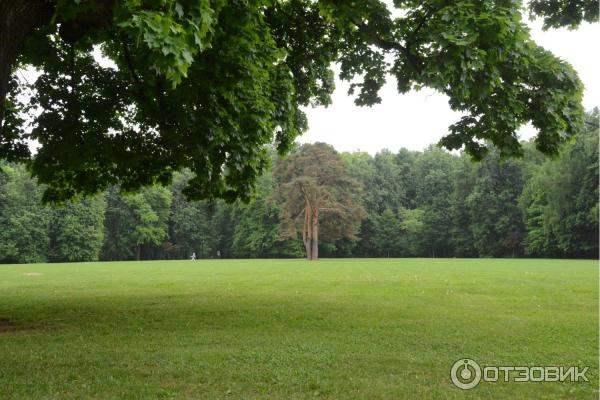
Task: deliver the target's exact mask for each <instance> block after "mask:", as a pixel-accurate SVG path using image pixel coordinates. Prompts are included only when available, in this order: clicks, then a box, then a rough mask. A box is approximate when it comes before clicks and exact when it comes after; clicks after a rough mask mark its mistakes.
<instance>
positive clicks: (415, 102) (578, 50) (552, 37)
mask: <svg viewBox="0 0 600 400" xmlns="http://www.w3.org/2000/svg"><path fill="white" fill-rule="evenodd" d="M529 25H530V27H531V35H532V37H533V39H534V40H535V41H536V43H538V44H540V45H542V46H543V47H544V48H546V49H547V50H550V51H551V52H552V53H554V54H555V55H556V56H558V57H560V58H562V59H563V60H566V61H567V62H569V63H570V64H571V65H572V66H573V67H574V68H575V70H576V71H577V72H578V73H579V77H580V79H581V80H582V81H583V83H584V85H585V93H584V100H583V104H584V107H585V108H586V110H590V109H592V108H593V107H596V106H599V107H600V79H599V74H600V53H599V52H598V49H597V45H596V43H597V40H599V38H600V24H597V23H596V24H584V25H581V26H580V27H579V29H578V30H577V31H569V30H567V29H553V30H549V31H545V32H544V31H542V28H541V26H542V23H541V21H539V20H536V21H533V22H530V23H529ZM348 86H349V85H348V83H346V82H342V81H340V80H336V90H335V92H334V93H333V96H332V100H333V104H332V105H330V106H329V107H327V108H325V107H317V108H306V109H304V110H305V112H306V114H307V116H308V123H309V129H308V131H307V132H306V133H305V134H304V135H302V136H301V137H300V138H298V141H299V142H301V143H312V142H326V143H329V144H331V145H333V146H334V147H335V148H336V149H337V150H338V151H356V150H361V151H367V152H369V153H371V154H375V153H376V152H378V151H380V150H382V149H385V148H387V149H389V150H392V151H394V152H395V151H397V150H398V149H400V148H402V147H405V148H407V149H410V150H422V149H424V148H425V147H427V146H428V145H430V144H432V143H437V141H438V140H439V139H440V138H441V137H442V136H444V135H445V134H446V133H447V131H448V126H450V125H451V124H452V123H454V122H456V121H457V120H458V119H459V114H458V113H455V112H453V111H452V110H450V107H449V106H448V102H447V97H446V96H445V95H443V94H440V93H437V92H434V91H433V90H431V89H424V90H422V91H420V92H411V93H408V94H405V95H400V94H398V92H397V91H396V88H395V86H396V84H395V81H394V80H393V78H390V81H389V82H388V83H387V84H386V85H385V86H384V87H383V89H382V91H381V93H380V96H381V98H382V102H381V104H378V105H375V106H373V107H370V108H369V107H357V106H355V105H354V102H353V97H349V96H348V95H347V92H348ZM519 133H520V136H521V137H522V138H524V139H528V138H530V137H532V136H533V135H535V129H534V128H533V127H531V126H528V127H524V128H522V129H521V131H520V132H519Z"/></svg>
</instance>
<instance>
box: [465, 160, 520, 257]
mask: <svg viewBox="0 0 600 400" xmlns="http://www.w3.org/2000/svg"><path fill="white" fill-rule="evenodd" d="M522 190H523V179H522V176H521V166H520V165H519V164H518V162H515V161H512V160H511V161H505V162H500V160H499V155H498V154H497V153H495V152H494V153H492V154H491V155H490V157H488V158H487V159H486V160H484V161H483V162H482V163H480V164H478V165H477V166H476V167H475V182H474V185H473V190H472V191H471V193H470V194H469V196H468V197H467V199H466V206H467V207H468V209H469V213H470V216H471V224H470V227H471V232H472V234H473V240H474V247H475V249H476V250H477V252H478V253H479V255H481V256H484V257H501V256H506V255H511V256H513V257H514V256H518V255H520V254H521V253H522V244H521V243H522V241H523V237H524V235H525V227H524V226H523V221H522V215H521V212H520V210H519V208H518V200H519V196H520V195H521V192H522Z"/></svg>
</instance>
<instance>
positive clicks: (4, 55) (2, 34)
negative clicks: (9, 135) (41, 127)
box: [0, 0, 55, 134]
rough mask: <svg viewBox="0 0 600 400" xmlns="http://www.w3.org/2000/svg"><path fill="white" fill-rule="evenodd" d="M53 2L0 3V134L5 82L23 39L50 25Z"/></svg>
mask: <svg viewBox="0 0 600 400" xmlns="http://www.w3.org/2000/svg"><path fill="white" fill-rule="evenodd" d="M54 6H55V5H54V1H52V0H0V134H1V133H2V121H3V120H4V102H5V100H6V95H7V91H8V82H9V79H10V75H11V72H12V68H13V67H14V64H15V61H16V59H17V57H18V55H19V53H20V52H21V50H22V48H23V43H24V42H25V38H26V37H27V35H29V34H30V33H31V32H33V31H34V30H35V29H36V28H39V27H41V26H44V25H47V24H48V23H50V19H51V18H52V14H53V13H54Z"/></svg>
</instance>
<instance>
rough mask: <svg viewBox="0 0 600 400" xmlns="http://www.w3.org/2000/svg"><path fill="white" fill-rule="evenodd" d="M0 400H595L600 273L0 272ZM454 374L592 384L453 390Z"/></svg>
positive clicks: (549, 266)
mask: <svg viewBox="0 0 600 400" xmlns="http://www.w3.org/2000/svg"><path fill="white" fill-rule="evenodd" d="M0 321H4V322H3V325H2V326H0V358H1V359H2V362H1V363H0V398H2V399H4V398H7V399H27V398H40V399H41V398H60V399H63V398H64V399H81V398H99V399H105V398H119V399H120V398H131V399H138V398H139V399H148V398H165V399H169V398H177V399H180V398H194V399H196V398H205V399H307V398H325V399H403V398H410V399H412V398H433V399H438V398H439V399H446V398H450V399H454V398H456V399H459V398H473V399H478V398H481V399H487V398H535V399H544V398H565V399H567V398H577V399H592V398H593V399H596V398H598V395H599V392H598V339H599V338H598V263H597V261H595V260H547V259H546V260H539V259H535V260H534V259H322V260H319V261H317V262H308V261H305V260H297V259H289V260H198V261H196V262H191V261H188V260H184V261H140V262H133V261H132V262H110V263H107V262H97V263H71V264H19V265H0ZM461 358H471V359H473V360H476V361H477V362H479V363H480V364H481V365H494V366H506V365H514V366H580V367H583V366H589V367H590V369H589V371H588V373H587V377H588V379H589V382H530V383H518V382H508V383H505V382H497V383H490V382H482V383H480V384H479V385H478V386H477V387H476V388H474V389H472V390H468V391H463V390H460V389H458V388H456V387H454V386H453V385H452V383H451V381H450V368H451V366H452V364H453V363H454V362H455V361H456V360H458V359H461Z"/></svg>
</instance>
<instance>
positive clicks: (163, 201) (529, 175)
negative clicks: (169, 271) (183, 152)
mask: <svg viewBox="0 0 600 400" xmlns="http://www.w3.org/2000/svg"><path fill="white" fill-rule="evenodd" d="M587 126H588V128H589V129H587V131H585V132H582V133H581V134H579V135H578V136H577V138H576V139H575V140H573V141H571V142H570V143H568V144H567V145H565V146H564V147H563V149H562V151H561V154H560V155H559V156H558V157H556V158H554V159H549V158H547V157H545V156H543V155H542V154H541V153H539V152H538V151H537V150H536V149H535V147H534V144H533V143H530V142H525V143H523V148H524V156H523V157H522V158H519V159H514V158H511V159H502V158H501V157H500V154H499V152H497V151H494V150H493V151H492V152H491V153H490V154H489V155H488V156H487V157H486V158H485V159H484V160H483V161H480V162H472V161H471V159H470V157H468V156H466V155H464V154H460V155H457V154H452V153H448V152H447V151H444V150H442V149H440V148H437V147H435V146H431V147H429V148H427V149H426V150H424V151H422V152H417V151H409V150H406V149H401V150H400V151H398V152H396V153H393V152H390V151H387V150H384V151H381V152H379V153H377V154H376V155H374V156H372V155H370V154H368V153H364V152H353V153H341V154H339V153H337V152H336V151H335V150H334V149H333V148H332V147H331V146H328V145H325V144H322V143H320V144H319V143H317V144H311V145H302V146H297V148H296V149H295V150H294V151H293V152H292V154H291V155H290V156H289V157H287V158H283V159H282V158H279V157H278V156H277V155H276V153H275V152H274V151H272V152H271V158H272V159H273V163H272V164H273V168H270V169H269V170H268V171H267V173H265V174H264V175H263V176H262V177H261V178H260V180H259V182H258V187H257V194H256V196H255V198H254V199H253V200H251V201H250V202H249V203H247V204H246V203H243V202H240V201H237V202H234V203H232V204H228V203H226V202H224V201H222V200H216V201H212V202H211V201H193V202H190V201H187V200H186V197H185V195H184V193H183V192H184V190H183V189H184V188H185V187H186V185H187V182H188V180H189V179H192V178H193V174H192V173H191V172H189V171H183V172H179V173H177V174H175V176H174V179H173V182H172V183H171V185H169V186H159V185H156V186H148V187H145V188H143V189H142V190H140V191H138V192H135V193H129V194H127V193H122V192H121V191H120V190H119V188H118V187H111V188H110V189H109V190H107V191H105V192H103V193H101V194H99V195H96V196H94V197H86V198H82V199H79V200H74V201H70V202H66V203H64V204H62V205H42V202H41V199H42V195H43V191H44V188H43V187H42V186H40V185H37V184H36V182H35V181H34V180H33V179H32V178H31V177H30V175H29V173H28V171H27V170H26V168H25V167H24V166H22V165H20V164H13V163H9V162H6V161H3V162H0V169H1V171H2V172H0V262H3V263H28V262H70V261H95V260H107V261H108V260H135V259H138V260H143V259H182V258H187V257H189V256H190V254H191V253H192V252H195V253H196V255H197V257H198V258H218V257H223V258H231V257H239V258H254V257H258V258H269V257H305V256H307V255H308V256H309V258H310V255H311V252H314V251H317V252H318V253H319V254H320V255H321V256H324V257H568V258H597V257H598V212H599V208H598V195H599V193H598V179H599V177H598V110H597V109H596V110H594V111H593V112H592V113H590V114H589V115H588V118H587ZM315 210H316V211H317V214H316V215H318V222H317V223H318V232H317V233H315V231H314V230H313V228H312V226H313V225H314V224H315V221H314V219H315V218H316V217H315ZM319 210H321V211H320V214H319ZM307 221H308V222H307ZM309 226H310V227H311V228H309ZM313 234H314V235H318V236H317V237H318V241H317V242H316V243H317V249H316V250H315V247H314V244H313V242H311V241H308V242H307V240H316V239H315V238H314V237H313Z"/></svg>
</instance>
